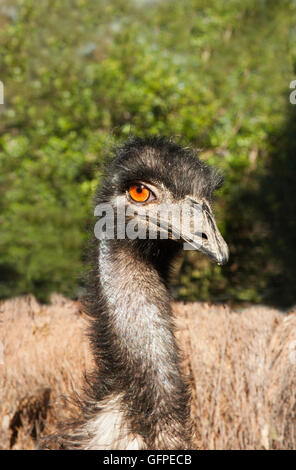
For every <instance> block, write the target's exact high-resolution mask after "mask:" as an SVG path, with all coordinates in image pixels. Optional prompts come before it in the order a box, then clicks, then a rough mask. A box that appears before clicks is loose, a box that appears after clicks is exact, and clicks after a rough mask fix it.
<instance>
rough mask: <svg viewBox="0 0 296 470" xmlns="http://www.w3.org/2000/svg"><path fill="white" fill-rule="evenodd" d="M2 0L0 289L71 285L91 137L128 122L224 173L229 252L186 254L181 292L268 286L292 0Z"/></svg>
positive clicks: (82, 225)
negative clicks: (220, 263)
mask: <svg viewBox="0 0 296 470" xmlns="http://www.w3.org/2000/svg"><path fill="white" fill-rule="evenodd" d="M2 4H3V6H2V7H1V8H2V9H0V64H1V68H0V79H1V81H2V82H3V83H4V87H5V105H4V106H2V105H0V113H1V114H0V118H1V120H0V135H1V137H0V209H1V213H0V224H1V233H0V275H1V278H2V279H1V286H0V295H1V296H2V297H3V296H9V295H15V294H21V293H25V292H29V291H30V292H34V293H35V294H36V295H37V296H38V297H39V298H43V299H46V298H47V297H48V294H49V293H50V292H51V291H53V290H58V291H60V292H63V293H66V294H68V295H75V294H76V293H77V286H78V285H79V275H80V273H81V272H82V271H83V262H82V257H83V248H84V246H85V242H86V233H87V227H88V226H89V225H90V226H91V225H92V224H93V218H92V210H91V195H92V193H93V190H94V187H95V186H96V184H97V182H98V179H99V176H100V162H101V161H102V159H103V157H104V151H105V150H104V149H105V148H106V147H107V148H108V147H109V145H110V143H113V142H117V141H119V140H121V139H123V138H125V137H126V136H127V135H129V134H130V133H132V134H136V135H151V134H166V135H177V136H179V135H180V136H181V137H182V139H183V140H184V141H185V142H186V143H189V144H190V145H192V146H195V147H198V148H201V149H202V150H201V157H202V158H204V159H205V160H207V161H208V162H209V163H210V164H214V165H217V166H218V167H219V168H220V169H221V170H222V171H223V172H224V173H225V176H226V183H225V185H224V187H223V189H221V190H220V194H219V202H218V204H217V208H216V212H217V216H218V219H219V221H220V227H221V229H222V231H223V234H224V236H225V238H226V240H227V241H229V242H230V248H231V253H232V258H231V260H230V263H229V265H228V266H227V267H226V268H222V269H221V268H219V267H216V266H213V265H211V264H209V263H208V262H207V261H205V260H204V259H203V258H202V257H200V256H199V255H198V254H195V253H191V254H188V255H187V256H186V262H185V263H183V265H182V268H181V284H178V285H177V287H178V289H179V296H180V297H181V298H184V299H194V298H202V299H224V300H225V299H233V300H234V301H262V299H263V300H264V301H268V300H274V295H273V293H274V289H273V287H270V286H272V282H273V281H272V279H274V276H276V275H278V273H281V272H282V271H284V270H285V266H286V261H283V260H287V262H288V260H289V256H288V255H287V253H288V251H289V250H290V249H291V246H288V244H292V235H291V239H289V240H286V239H285V240H282V241H281V246H282V248H281V250H280V251H279V252H280V253H281V254H280V255H278V254H275V252H274V250H272V249H271V248H270V247H269V243H268V241H269V240H270V235H269V234H270V233H271V232H272V230H270V226H271V221H272V220H273V219H274V218H276V217H277V211H278V210H279V209H278V203H277V201H276V200H275V199H276V198H275V197H274V194H278V193H280V189H279V188H280V186H281V182H279V181H276V175H274V179H272V178H271V176H268V175H270V171H271V170H270V167H271V166H272V165H273V163H272V162H273V161H274V160H275V157H274V155H276V153H277V151H278V149H279V151H280V152H281V157H280V158H281V162H282V163H283V165H284V168H286V164H287V165H288V167H289V163H288V158H286V157H285V156H284V155H287V154H289V155H290V157H289V158H292V159H293V156H291V155H292V154H291V151H290V150H289V151H288V150H287V148H288V146H289V145H290V143H289V142H290V140H291V139H292V138H293V137H292V133H291V132H286V130H285V126H286V123H287V122H288V118H286V117H285V115H286V114H287V113H286V109H287V106H288V104H287V103H288V99H289V89H288V87H289V83H290V81H291V80H292V79H295V76H294V75H293V62H295V52H296V51H295V49H296V48H295V26H294V25H295V18H296V13H295V10H296V4H295V1H293V0H282V1H281V2H278V1H276V0H269V1H267V0H260V1H258V0H257V1H255V0H246V1H245V2H243V3H242V2H239V1H238V0H229V1H228V2H219V1H218V0H207V1H206V0H184V1H183V2H180V1H177V0H172V1H170V2H166V1H152V0H150V1H149V0H145V1H144V0H143V1H140V2H136V1H132V0H126V1H122V0H112V1H109V2H107V1H105V0H100V1H98V2H93V1H91V0H65V1H63V2H59V1H57V0H50V1H49V0H43V1H42V2H39V3H36V2H34V1H33V0H12V1H4V2H2ZM290 106H291V105H290ZM289 126H290V124H289ZM289 126H288V127H289ZM290 128H291V126H290ZM274 135H277V136H278V138H277V139H275V138H274ZM289 139H290V140H289ZM288 141H289V142H288ZM284 142H285V143H284ZM287 142H288V143H287ZM294 158H295V157H294ZM275 167H276V165H275ZM288 167H287V168H288ZM283 172H284V171H283ZM286 174H288V170H287V172H286V173H285V175H286ZM268 178H269V179H268ZM270 178H271V179H270ZM267 181H268V183H266V182H267ZM262 188H264V189H262ZM271 188H272V190H271ZM273 188H275V192H274V191H273ZM262 191H263V193H262ZM286 191H287V192H288V193H287V198H288V199H292V197H293V196H292V188H291V187H290V189H287V190H286ZM262 201H264V204H263V203H262ZM263 206H264V207H265V206H266V207H267V208H268V209H266V210H262V207H263ZM291 210H292V208H291ZM283 217H284V215H283ZM277 220H281V219H280V218H279V219H277ZM281 224H282V222H281ZM263 267H264V268H263ZM292 271H293V267H291V268H290V271H289V273H290V274H289V276H290V277H289V278H291V276H292V274H293V273H292ZM293 272H295V271H293ZM284 284H285V283H282V286H284ZM289 285H290V284H289ZM285 286H286V284H285ZM288 291H289V292H288ZM277 292H278V290H277ZM283 292H284V294H283V296H284V297H285V298H286V299H289V300H287V301H286V303H291V301H293V299H294V298H292V297H293V296H292V297H291V290H290V288H287V287H285V288H284V287H282V290H280V293H283ZM280 296H281V294H280ZM277 298H278V296H277ZM294 300H295V299H294Z"/></svg>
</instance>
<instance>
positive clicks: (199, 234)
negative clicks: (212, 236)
mask: <svg viewBox="0 0 296 470" xmlns="http://www.w3.org/2000/svg"><path fill="white" fill-rule="evenodd" d="M194 235H197V236H198V237H201V238H203V239H204V240H208V236H207V234H206V233H204V232H195V234H194Z"/></svg>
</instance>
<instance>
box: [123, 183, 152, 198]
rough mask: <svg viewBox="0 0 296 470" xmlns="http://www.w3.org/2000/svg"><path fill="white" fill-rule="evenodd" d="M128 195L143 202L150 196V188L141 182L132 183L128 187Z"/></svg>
mask: <svg viewBox="0 0 296 470" xmlns="http://www.w3.org/2000/svg"><path fill="white" fill-rule="evenodd" d="M128 192H129V195H130V197H131V198H132V199H133V201H136V202H145V201H147V200H148V198H149V196H150V190H149V189H148V188H146V186H144V185H143V184H133V185H131V186H130V187H129V190H128Z"/></svg>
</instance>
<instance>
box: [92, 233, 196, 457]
mask: <svg viewBox="0 0 296 470" xmlns="http://www.w3.org/2000/svg"><path fill="white" fill-rule="evenodd" d="M168 254H169V253H167V255H168ZM156 255H157V250H156V251H155V252H154V253H153V251H151V250H150V251H147V252H146V250H145V247H142V250H141V246H140V245H137V244H136V243H128V242H125V241H122V243H121V242H120V241H119V242H118V241H104V242H101V244H100V248H99V257H98V264H99V266H98V267H99V272H98V275H99V282H100V292H101V302H102V305H104V308H103V311H102V312H101V315H100V320H99V321H100V329H101V331H102V335H101V337H102V336H103V334H104V342H102V343H101V345H99V342H100V340H98V343H97V344H98V345H99V348H100V359H101V366H102V367H101V366H100V371H101V373H102V376H101V377H102V378H103V382H104V386H105V390H106V389H107V388H109V393H114V392H115V393H118V394H120V395H121V396H122V409H123V410H126V411H127V415H128V420H129V423H130V424H129V425H130V428H131V429H132V431H133V432H134V433H137V434H138V435H140V436H142V437H144V436H145V440H146V445H147V446H148V448H149V447H150V448H157V447H158V448H188V447H187V446H188V441H189V437H188V436H189V434H186V432H187V431H186V430H187V429H188V417H189V414H188V394H187V388H186V386H185V385H184V382H183V380H182V376H181V373H180V369H179V356H178V349H177V346H176V343H175V338H174V333H173V329H174V328H173V320H172V316H171V308H170V296H169V294H168V291H167V288H166V283H167V269H166V268H164V266H163V264H162V263H161V262H160V259H159V257H158V256H156ZM170 256H172V253H170ZM106 338H107V341H106ZM168 417H169V419H168ZM157 430H158V431H157ZM152 436H153V437H152Z"/></svg>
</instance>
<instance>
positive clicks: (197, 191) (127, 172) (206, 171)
mask: <svg viewBox="0 0 296 470" xmlns="http://www.w3.org/2000/svg"><path fill="white" fill-rule="evenodd" d="M105 171H106V179H105V180H104V183H103V187H102V188H101V190H100V193H99V197H100V198H102V199H104V200H107V199H108V197H110V191H111V192H112V195H117V194H120V193H121V192H124V191H125V190H126V187H127V185H128V184H129V183H130V182H132V181H136V180H139V181H146V182H151V183H156V184H157V183H161V184H164V185H165V186H166V187H167V188H168V189H169V190H170V191H171V192H172V193H173V195H174V196H175V198H176V199H178V198H180V199H182V198H184V197H185V196H186V195H191V196H195V197H198V198H202V197H205V198H206V199H208V200H211V198H212V195H213V193H214V191H215V189H218V188H219V187H221V185H222V183H223V178H222V176H221V174H219V173H218V172H217V171H216V170H215V169H214V168H212V167H210V166H208V165H207V164H205V163H204V162H202V161H200V160H199V158H198V156H197V154H196V153H195V152H194V151H192V150H190V149H188V148H184V147H182V146H181V145H179V144H176V143H174V142H172V141H171V140H168V139H167V138H164V137H148V138H140V137H134V138H130V139H128V140H127V141H126V142H125V143H124V144H123V145H121V146H118V147H115V148H114V150H113V158H112V159H111V160H109V161H108V162H107V164H106V168H105Z"/></svg>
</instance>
